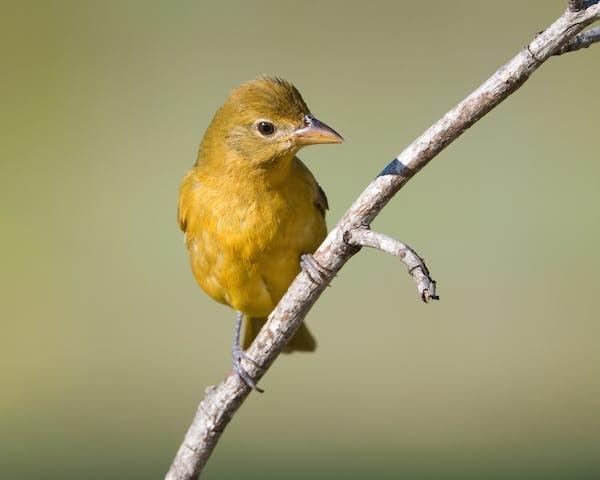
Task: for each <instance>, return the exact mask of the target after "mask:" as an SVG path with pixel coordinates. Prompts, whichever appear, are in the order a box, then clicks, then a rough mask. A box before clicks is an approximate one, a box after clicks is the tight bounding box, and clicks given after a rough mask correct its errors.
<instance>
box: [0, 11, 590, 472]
mask: <svg viewBox="0 0 600 480" xmlns="http://www.w3.org/2000/svg"><path fill="white" fill-rule="evenodd" d="M566 3H567V2H566V0H564V1H563V0H551V1H550V0H536V1H528V2H522V1H516V0H510V1H504V2H495V1H475V0H471V1H452V2H448V1H439V0H438V1H430V2H416V1H410V2H408V1H405V2H400V1H397V2H380V1H375V0H371V1H368V2H360V3H359V2H325V1H310V0H298V1H294V2H291V1H286V2H273V1H270V2H266V1H265V2H241V1H240V2H218V3H217V2H211V3H208V2H202V1H193V2H191V1H190V2H166V1H165V2H141V1H140V2H133V1H126V2H116V1H107V2H100V1H97V2H89V1H77V2H76V1H73V2H65V1H56V2H51V1H43V2H42V1H37V2H14V3H12V4H11V3H3V7H2V19H1V20H0V22H1V23H2V28H1V29H0V37H1V38H0V40H1V47H0V48H1V49H2V64H3V65H2V73H1V76H0V82H1V83H0V85H1V88H0V91H1V94H2V97H3V98H2V115H1V117H0V122H1V123H0V128H1V131H2V141H1V142H0V154H1V164H0V178H1V180H2V188H1V189H0V201H1V203H0V204H1V205H2V210H1V211H2V217H1V220H2V222H1V228H2V232H1V233H2V234H1V237H0V238H1V240H0V242H1V245H2V249H1V251H2V268H1V274H0V282H1V284H0V288H1V292H2V301H1V303H0V315H1V319H2V320H1V322H2V333H1V336H0V352H1V353H0V355H1V359H0V361H1V363H0V374H1V376H2V391H1V392H0V425H1V427H0V447H1V448H0V468H1V471H0V477H1V478H6V479H23V480H25V479H27V480H28V479H62V480H71V479H127V480H136V479H142V478H144V479H148V478H162V476H163V475H164V473H165V471H166V470H167V468H168V466H169V463H170V461H171V459H172V456H173V454H174V453H175V451H176V449H177V448H178V446H179V443H180V441H181V439H182V436H183V434H184V432H185V430H186V428H187V426H188V424H189V422H190V420H191V417H192V415H193V413H194V411H195V408H196V406H197V403H198V401H199V400H200V398H201V397H202V395H203V391H204V388H205V387H206V386H207V385H210V384H214V383H216V382H218V381H220V380H221V379H222V378H223V377H224V376H225V375H226V374H227V373H228V371H229V368H230V353H229V349H230V337H231V329H232V325H233V313H232V312H231V311H229V310H228V309H227V308H225V307H223V306H221V305H217V304H215V303H213V302H212V301H211V300H209V299H208V298H207V297H206V296H205V295H204V294H203V293H202V292H201V291H200V289H199V288H198V287H197V285H196V283H195V282H194V280H193V278H192V276H191V274H190V271H189V267H188V264H187V257H186V254H185V250H184V245H183V241H182V234H181V232H180V231H179V230H178V228H177V225H176V221H175V211H176V203H177V194H178V187H179V182H180V179H181V177H182V176H183V174H184V173H185V172H186V170H187V169H188V168H189V167H190V166H191V164H192V163H193V162H194V160H195V154H196V150H197V146H198V144H199V142H200V139H201V136H202V133H203V131H204V129H205V128H206V126H207V125H208V123H209V121H210V119H211V118H212V114H213V113H214V111H215V110H216V109H217V108H218V106H219V105H220V104H221V103H222V102H223V101H224V99H225V98H226V96H227V94H228V91H229V90H230V89H231V88H233V87H234V86H235V85H237V84H238V83H240V82H242V81H244V80H247V79H250V78H253V77H255V76H257V75H259V74H261V73H271V74H276V75H281V76H283V77H285V78H287V79H289V80H291V81H293V82H294V83H295V84H296V85H297V86H298V88H299V89H300V91H301V92H302V93H303V95H304V97H305V99H306V101H307V103H308V104H309V106H310V107H311V108H312V110H313V112H314V113H315V114H316V115H317V116H318V117H319V118H320V119H321V120H323V121H325V122H327V123H328V124H330V125H331V126H333V127H334V128H336V129H337V130H338V131H340V132H341V133H342V134H343V135H344V137H345V138H346V143H344V144H343V145H340V146H319V147H311V148H310V149H307V150H305V151H303V152H301V157H302V159H303V160H304V161H305V162H306V163H307V165H308V166H309V167H310V168H311V169H312V171H313V172H314V173H315V175H316V176H317V178H318V179H319V181H320V183H321V185H322V186H323V188H324V189H325V190H326V191H327V192H328V195H329V201H330V204H331V211H330V213H329V225H330V226H331V225H333V224H334V223H335V221H336V220H337V219H338V218H339V217H340V216H341V214H342V213H343V212H344V211H345V209H346V208H347V207H348V206H349V204H350V203H351V202H352V201H353V199H354V198H355V197H356V196H357V195H358V193H359V192H360V191H361V190H362V189H363V188H364V187H365V185H366V184H367V183H368V182H369V181H370V179H372V178H373V177H374V176H375V175H376V174H377V173H378V172H379V171H380V170H381V169H382V168H383V166H384V165H385V164H386V163H387V162H388V161H389V160H391V159H392V158H393V157H394V156H395V155H396V154H397V153H399V152H400V150H402V148H403V147H404V146H406V145H407V144H408V143H409V142H410V141H412V140H413V139H414V138H415V137H416V136H417V135H418V134H420V133H421V132H422V131H423V130H424V129H425V128H427V127H428V126H429V125H431V124H432V123H433V122H434V121H436V120H437V119H438V118H439V117H440V116H441V115H442V114H443V113H444V112H445V111H446V110H447V109H448V108H450V107H452V106H453V105H454V104H455V103H456V102H457V101H459V100H460V99H461V98H463V97H464V96H465V95H466V94H468V93H469V92H470V91H472V90H473V89H474V88H475V87H477V86H478V85H479V84H480V83H481V82H482V81H483V80H485V79H486V78H487V76H489V74H491V73H492V72H493V71H494V70H495V69H496V68H497V67H498V66H500V65H501V64H502V63H503V62H505V61H506V60H508V59H509V58H510V57H512V56H513V55H514V54H515V53H516V52H517V51H518V50H519V49H520V48H521V47H523V45H525V44H526V43H527V42H528V41H529V40H530V39H532V38H533V36H534V35H535V33H536V32H538V31H539V30H541V29H543V28H544V27H545V26H546V25H548V24H549V23H550V22H551V21H553V20H554V19H555V18H556V17H557V16H558V15H560V13H561V12H562V10H563V8H564V6H565V4H566ZM599 76H600V47H593V48H591V49H589V50H585V51H581V52H578V53H574V54H569V55H567V56H564V57H561V58H555V59H552V60H550V61H549V62H548V63H547V65H545V66H544V67H542V69H541V71H539V72H538V73H537V74H536V75H535V76H534V77H533V78H532V79H531V80H530V81H529V82H528V83H527V84H526V85H525V86H524V88H522V89H521V90H520V91H519V92H517V93H516V94H515V95H514V96H512V97H511V98H510V99H509V100H508V101H507V102H506V103H505V104H503V105H502V106H500V107H499V108H497V109H496V110H494V111H493V112H492V113H491V114H490V115H489V116H487V117H486V118H485V119H484V120H483V121H481V122H480V123H478V124H477V125H476V126H475V127H473V128H472V129H471V130H470V131H469V132H467V134H465V135H464V136H463V137H462V138H461V139H460V140H459V141H458V142H456V144H454V145H452V146H451V147H450V148H448V149H447V150H446V151H444V152H443V153H442V154H441V155H440V156H439V157H438V158H436V159H435V161H434V162H433V163H432V164H431V165H430V166H429V167H428V168H427V169H425V170H424V171H422V172H421V173H420V174H419V175H418V176H417V177H416V178H415V179H414V180H413V181H411V182H410V184H409V185H408V186H407V187H406V188H405V189H404V190H402V192H401V193H400V194H399V195H398V196H397V197H396V198H395V199H394V200H393V201H392V202H391V203H390V205H389V206H388V207H387V208H386V209H385V210H384V212H383V213H382V215H381V216H380V217H379V218H378V219H377V220H376V222H375V227H376V229H377V230H379V231H382V232H385V233H388V234H391V235H393V236H395V237H396V238H398V239H401V240H402V241H405V242H407V243H409V244H410V245H412V246H413V247H415V248H416V249H417V250H418V251H419V252H420V253H421V254H422V255H423V256H424V257H425V258H426V259H427V261H428V263H429V266H430V268H431V270H432V273H433V276H434V278H436V279H437V280H438V282H439V283H438V285H439V293H440V295H441V301H440V302H439V303H436V304H431V305H424V304H422V303H421V302H420V301H419V300H418V298H417V295H416V291H415V289H414V286H413V285H412V283H411V282H410V280H409V278H408V276H407V275H406V272H405V270H404V267H403V266H402V265H401V264H399V263H398V262H396V261H394V260H393V259H391V258H390V257H386V256H384V255H383V254H381V253H377V252H373V251H363V252H362V253H360V254H359V255H358V256H356V257H355V258H353V259H352V261H351V262H350V263H349V264H348V265H347V266H346V267H345V268H344V269H343V270H342V272H341V273H340V275H339V276H338V278H337V279H336V280H335V282H334V284H333V288H330V289H328V290H327V291H326V294H325V295H324V296H323V297H322V298H321V299H320V301H319V302H318V303H317V305H316V306H315V307H314V308H313V310H312V311H311V313H310V315H309V317H308V321H307V322H308V324H309V325H310V327H311V329H312V330H313V331H314V332H315V334H316V336H317V337H318V339H319V349H318V351H317V353H316V354H314V355H302V354H297V355H293V356H286V357H283V358H281V359H279V360H278V361H277V362H276V364H275V365H274V367H273V368H272V370H271V371H269V373H268V374H267V375H266V376H265V378H264V379H263V381H262V385H263V387H264V388H266V390H267V392H266V393H265V394H264V395H252V396H251V398H250V399H249V400H248V401H247V402H246V404H245V405H244V406H243V408H242V409H241V411H240V412H239V414H238V415H237V416H236V417H235V419H234V421H233V422H232V424H231V425H230V427H229V428H228V430H227V431H226V433H225V434H224V436H223V438H222V440H221V443H220V444H219V446H218V448H217V449H216V451H215V453H214V455H213V457H212V459H211V460H210V462H209V464H208V467H207V468H206V471H205V477H206V478H207V479H228V478H241V477H242V475H243V476H244V478H248V479H254V478H256V479H283V478H292V479H293V478H323V479H324V478H356V479H358V478H382V479H388V478H389V479H391V478H415V479H417V478H418V479H420V478H441V479H447V478H461V479H464V478H474V479H475V478H477V479H480V478H502V479H509V478H511V479H512V478H538V477H539V478H545V479H548V478H551V479H553V478H560V479H563V478H564V479H567V478H569V479H573V478H582V479H583V478H590V479H591V478H600V382H599V381H598V378H599V377H598V371H599V368H600V352H599V351H598V347H597V345H598V342H599V340H600V327H599V321H598V319H599V318H600V306H599V305H598V302H597V297H598V296H599V292H598V271H599V269H600V255H599V254H598V252H597V246H598V244H599V242H600V218H599V215H600V214H599V210H598V202H599V200H600V188H599V187H600V162H599V160H600V155H599V143H598V133H599V130H598V127H599V123H600V121H599V120H598V118H599V117H598V112H599V107H600V99H599V97H598V94H597V93H598V78H599Z"/></svg>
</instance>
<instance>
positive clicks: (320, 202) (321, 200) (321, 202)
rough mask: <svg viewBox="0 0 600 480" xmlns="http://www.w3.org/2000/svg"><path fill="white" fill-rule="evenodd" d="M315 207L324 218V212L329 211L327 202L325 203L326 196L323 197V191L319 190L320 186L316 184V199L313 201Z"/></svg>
mask: <svg viewBox="0 0 600 480" xmlns="http://www.w3.org/2000/svg"><path fill="white" fill-rule="evenodd" d="M315 205H316V206H317V208H318V209H319V212H321V215H323V218H325V212H326V211H327V210H329V202H328V201H327V195H325V190H323V189H322V188H321V185H319V184H318V183H317V199H316V200H315Z"/></svg>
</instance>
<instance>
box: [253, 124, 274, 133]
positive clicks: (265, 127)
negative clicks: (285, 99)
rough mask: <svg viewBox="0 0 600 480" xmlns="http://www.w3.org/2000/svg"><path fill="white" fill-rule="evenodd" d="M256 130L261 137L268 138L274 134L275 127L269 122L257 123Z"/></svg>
mask: <svg viewBox="0 0 600 480" xmlns="http://www.w3.org/2000/svg"><path fill="white" fill-rule="evenodd" d="M257 128H258V131H259V132H260V134H261V135H265V136H269V135H273V134H274V133H275V125H273V124H272V123H271V122H259V123H258V126H257Z"/></svg>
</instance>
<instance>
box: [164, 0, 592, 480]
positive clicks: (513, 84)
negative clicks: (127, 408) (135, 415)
mask: <svg viewBox="0 0 600 480" xmlns="http://www.w3.org/2000/svg"><path fill="white" fill-rule="evenodd" d="M599 18H600V3H597V2H594V3H593V4H592V5H590V6H588V7H587V8H585V9H582V10H578V11H572V10H571V9H567V10H566V11H565V12H564V13H563V15H561V16H560V17H559V18H558V19H557V20H556V21H555V22H554V23H553V24H552V25H550V26H549V27H548V28H547V29H546V30H545V31H543V32H542V33H541V34H539V35H538V36H537V37H536V38H535V39H534V40H533V41H532V42H531V43H530V44H529V45H527V46H526V47H525V48H524V49H523V50H521V51H520V52H519V53H518V54H517V55H516V56H515V57H514V58H513V59H512V60H510V61H509V62H508V63H507V64H505V65H504V66H503V67H501V68H500V69H499V70H498V71H497V72H496V73H494V74H493V75H492V76H491V77H490V78H489V79H488V80H487V81H486V82H485V83H484V84H483V85H481V86H480V87H479V88H478V89H477V90H476V91H474V92H473V93H472V94H471V95H469V96H468V97H467V98H466V99H464V100H463V101H462V102H460V103H459V104H458V105H457V106H456V107H454V108H453V109H452V110H450V111H449V112H448V113H446V115H444V116H443V117H442V118H441V119H440V120H439V121H438V122H437V123H436V124H434V125H433V126H432V127H431V128H429V129H428V130H427V131H426V132H425V133H423V135H421V136H420V137H419V138H417V139H416V140H415V141H414V142H413V143H412V144H410V145H409V146H408V147H407V148H406V149H405V150H404V151H403V152H402V153H401V154H400V155H398V157H396V159H394V160H393V161H392V163H390V164H389V165H388V166H387V167H386V168H385V169H384V171H383V172H382V173H381V175H379V176H378V177H377V178H376V179H375V180H373V181H372V182H371V183H370V184H369V185H368V186H367V188H366V189H365V190H364V191H363V193H362V194H361V195H360V196H359V197H358V198H357V200H356V201H355V202H354V204H353V205H352V206H351V207H350V209H349V210H348V211H347V212H346V213H345V214H344V216H343V217H342V218H341V220H340V221H339V222H338V224H337V226H336V227H335V228H334V229H333V230H332V231H331V232H330V233H329V235H328V236H327V238H326V239H325V241H324V242H323V244H322V245H321V246H320V247H319V249H318V250H317V251H316V252H315V254H314V257H315V259H316V260H317V261H318V262H319V263H320V264H321V265H322V266H323V267H325V268H326V269H327V270H328V271H329V272H330V274H329V277H328V278H325V279H324V281H323V282H322V283H320V284H318V283H314V282H313V281H312V280H311V279H310V278H309V277H308V276H307V275H306V274H305V273H304V272H301V273H300V274H299V275H298V276H297V277H296V279H295V280H294V282H293V283H292V284H291V285H290V287H289V289H288V291H287V293H286V294H285V295H284V296H283V298H282V299H281V301H280V302H279V304H278V305H277V307H276V308H275V310H274V311H273V312H272V313H271V315H269V319H268V321H267V323H266V324H265V326H264V327H263V328H262V330H261V331H260V333H259V334H258V336H257V337H256V339H255V340H254V342H253V343H252V345H251V346H250V348H249V349H248V351H247V353H248V354H249V356H250V357H251V358H253V359H255V360H256V362H257V363H258V364H259V365H261V366H262V367H261V368H260V367H257V366H255V365H252V364H250V363H249V362H247V361H242V362H243V366H244V368H245V369H246V371H247V372H248V373H249V374H250V375H251V377H252V378H253V379H254V380H255V381H258V380H259V379H260V378H261V377H262V376H263V375H264V373H265V372H266V370H267V369H268V368H269V366H270V365H271V364H272V363H273V361H274V360H275V358H277V356H278V355H279V354H280V353H281V351H282V350H283V348H284V346H285V345H286V343H287V342H288V340H289V339H290V338H291V337H292V336H293V335H294V333H295V332H296V330H297V329H298V328H299V326H300V325H301V323H302V320H303V319H304V317H305V315H306V313H307V312H308V311H309V310H310V308H311V307H312V305H313V304H314V303H315V302H316V301H317V299H318V298H319V296H320V295H321V293H322V292H323V291H324V290H325V288H326V285H327V284H328V283H329V282H330V281H331V280H332V278H333V277H334V275H335V274H337V272H338V271H339V270H340V269H341V268H342V267H343V266H344V264H345V263H346V262H347V261H348V259H349V258H350V257H352V255H354V254H355V253H356V252H357V251H358V249H357V247H355V246H354V245H351V244H349V243H348V242H346V241H345V236H346V235H347V232H349V231H351V230H354V229H357V228H360V227H361V226H363V225H370V224H371V222H372V221H373V219H374V218H375V217H376V216H377V215H378V214H379V212H381V210H382V209H383V207H384V206H385V205H386V204H387V203H388V202H389V201H390V199H391V198H392V197H393V196H394V195H395V194H396V193H397V192H398V190H400V188H402V186H404V185H405V184H406V183H407V182H408V181H409V180H410V179H411V178H412V177H413V176H414V175H415V174H416V173H417V172H418V171H419V170H421V169H422V168H423V167H424V166H425V165H427V164H428V163H429V162H430V161H431V159H433V158H434V157H435V156H436V155H438V154H439V153H440V152H441V151H442V150H443V149H444V148H445V147H447V146H448V145H449V144H450V143H452V142H453V141H454V140H456V139H457V138H458V137H459V136H460V135H461V134H462V133H463V132H465V130H467V129H468V128H469V127H470V126H471V125H473V124H474V123H475V122H477V121H478V120H479V119H480V118H481V117H483V116H484V115H485V114H486V113H488V112H489V111H490V110H492V109H493V108H494V107H496V106H497V105H498V104H499V103H501V102H502V101H503V100H504V99H506V98H507V97H508V96H509V95H511V94H512V93H514V92H515V91H516V90H517V89H518V88H519V87H520V86H521V85H523V83H525V82H526V81H527V79H528V78H529V77H530V76H531V74H532V73H533V72H535V71H536V70H537V69H538V68H539V66H540V65H541V64H542V63H543V62H545V61H546V60H547V59H548V58H550V57H551V56H552V55H554V54H555V53H556V52H558V51H559V50H560V49H561V48H563V47H564V46H565V45H566V44H567V43H568V42H569V41H570V40H571V39H573V38H574V37H575V36H576V35H577V34H578V33H580V32H581V31H582V30H583V29H584V28H586V27H587V26H588V25H590V24H591V23H593V22H594V21H596V20H598V19H599ZM249 393H250V389H249V387H248V386H247V385H246V384H245V383H244V382H242V381H240V379H239V378H238V376H237V375H235V374H234V375H230V376H229V377H228V378H226V379H225V380H224V381H223V382H221V383H220V384H219V385H217V386H215V387H210V388H209V389H207V391H206V396H205V398H204V400H203V401H202V403H201V404H200V406H199V407H198V410H197V412H196V415H195V417H194V419H193V421H192V424H191V426H190V427H189V429H188V431H187V433H186V435H185V439H184V441H183V443H182V445H181V447H180V448H179V451H178V452H177V455H176V456H175V459H174V460H173V464H172V465H171V468H170V470H169V472H168V473H167V476H166V479H167V480H191V479H195V478H197V476H198V475H199V474H200V472H201V470H202V468H203V467H204V465H205V463H206V461H207V460H208V458H209V456H210V454H211V452H212V451H213V449H214V448H215V446H216V444H217V442H218V441H219V438H220V436H221V433H222V432H223V430H224V429H225V427H226V426H227V424H228V423H229V421H230V419H231V417H232V416H233V415H234V413H235V412H236V411H237V409H238V408H239V407H240V406H241V405H242V403H243V402H244V400H245V398H246V397H247V396H248V394H249Z"/></svg>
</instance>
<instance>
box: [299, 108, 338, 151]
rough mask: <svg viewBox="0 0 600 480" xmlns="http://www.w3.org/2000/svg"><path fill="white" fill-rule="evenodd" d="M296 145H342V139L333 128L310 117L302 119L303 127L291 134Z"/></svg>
mask: <svg viewBox="0 0 600 480" xmlns="http://www.w3.org/2000/svg"><path fill="white" fill-rule="evenodd" d="M293 136H294V140H295V142H296V144H297V145H314V144H316V143H342V142H343V141H344V139H343V138H342V136H341V135H340V134H339V133H337V132H336V131H335V130H334V129H333V128H331V127H328V126H327V125H325V124H324V123H322V122H320V121H319V120H317V119H316V118H315V117H313V116H312V115H306V116H305V117H304V126H303V127H302V128H299V129H298V130H296V131H295V132H294V134H293Z"/></svg>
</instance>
